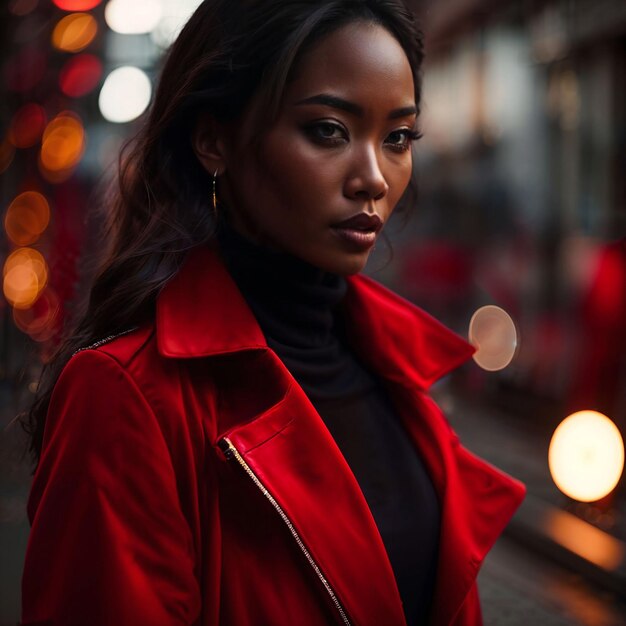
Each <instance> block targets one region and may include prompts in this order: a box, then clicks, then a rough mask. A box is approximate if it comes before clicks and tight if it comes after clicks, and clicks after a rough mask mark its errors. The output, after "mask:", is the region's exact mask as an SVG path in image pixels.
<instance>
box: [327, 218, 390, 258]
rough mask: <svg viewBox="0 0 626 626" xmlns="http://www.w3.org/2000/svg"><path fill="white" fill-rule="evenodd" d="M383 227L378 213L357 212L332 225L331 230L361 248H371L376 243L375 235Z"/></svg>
mask: <svg viewBox="0 0 626 626" xmlns="http://www.w3.org/2000/svg"><path fill="white" fill-rule="evenodd" d="M382 227H383V221H382V220H381V219H380V217H378V215H376V214H373V215H370V214H368V213H359V214H358V215H354V216H352V217H350V218H348V219H347V220H344V221H343V222H339V223H338V224H334V225H333V231H334V232H335V233H336V234H337V235H338V236H339V237H341V238H342V239H344V240H345V241H348V242H350V243H351V244H353V245H354V246H355V247H357V248H360V249H362V250H367V249H368V248H371V247H372V246H373V245H374V243H376V236H377V235H378V232H379V231H380V229H381V228H382Z"/></svg>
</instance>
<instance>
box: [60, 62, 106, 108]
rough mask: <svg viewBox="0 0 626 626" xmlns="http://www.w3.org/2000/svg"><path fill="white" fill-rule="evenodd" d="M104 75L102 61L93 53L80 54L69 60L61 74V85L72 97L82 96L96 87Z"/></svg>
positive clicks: (64, 91)
mask: <svg viewBox="0 0 626 626" xmlns="http://www.w3.org/2000/svg"><path fill="white" fill-rule="evenodd" d="M101 77H102V62H101V61H100V59H98V57H96V56H94V55H93V54H79V55H78V56H75V57H71V58H69V59H68V60H67V62H66V63H65V65H64V66H63V67H62V68H61V72H60V74H59V87H60V88H61V91H62V92H63V93H64V94H65V95H66V96H69V97H70V98H80V97H82V96H84V95H86V94H88V93H89V92H90V91H92V90H93V89H95V87H96V86H97V85H98V83H99V82H100V78H101Z"/></svg>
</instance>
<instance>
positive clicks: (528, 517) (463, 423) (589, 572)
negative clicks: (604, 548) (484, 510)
mask: <svg viewBox="0 0 626 626" xmlns="http://www.w3.org/2000/svg"><path fill="white" fill-rule="evenodd" d="M434 395H435V396H436V398H437V401H438V402H439V404H440V405H441V406H442V408H443V409H444V411H445V412H446V415H447V417H448V418H449V420H450V422H451V424H452V426H453V428H454V429H455V431H456V432H457V433H458V435H459V437H460V438H461V441H462V443H463V445H465V446H466V447H467V448H468V449H470V450H471V451H473V452H475V453H476V454H478V455H479V456H481V457H483V458H484V459H486V460H487V461H489V462H490V463H492V464H493V465H495V466H497V467H499V468H501V469H503V470H504V471H506V472H507V473H509V474H511V475H512V476H515V477H516V478H518V479H520V480H522V481H523V482H524V483H525V484H526V487H527V489H528V496H527V501H526V502H525V503H524V504H523V505H522V507H521V508H520V510H519V511H518V513H517V514H516V516H515V517H514V518H513V520H512V522H511V524H510V525H509V528H508V529H507V531H506V532H505V534H504V535H503V536H502V538H501V539H500V540H499V541H498V543H497V544H496V545H495V547H494V548H493V549H492V551H491V552H490V553H489V555H488V557H487V559H486V560H485V563H484V564H483V567H482V569H481V572H480V574H479V578H478V583H479V591H480V596H481V599H482V605H483V614H484V619H485V626H529V625H533V626H566V625H567V626H626V599H625V598H624V594H625V593H626V586H625V585H624V584H623V582H622V579H619V580H617V579H616V578H615V576H612V577H609V579H608V580H607V579H606V578H602V577H598V576H597V575H595V574H597V573H598V572H597V571H594V570H593V567H591V565H590V564H589V563H588V562H587V561H586V560H584V559H582V558H580V557H579V556H578V555H576V554H574V553H573V552H572V551H568V550H567V549H566V548H565V547H564V546H563V545H561V543H562V542H561V541H560V540H559V537H558V536H557V537H556V540H555V538H554V537H553V536H550V532H549V529H548V531H546V532H543V535H542V532H541V531H542V527H541V521H540V520H538V519H537V518H538V517H539V515H538V513H537V512H538V511H540V512H542V513H546V514H547V516H548V517H549V516H550V515H551V516H557V517H559V516H561V515H563V516H565V517H567V518H569V521H574V522H575V523H576V524H579V523H580V524H582V525H584V526H585V527H586V529H587V530H591V531H595V530H598V529H597V528H596V527H591V525H590V524H587V522H584V521H583V520H580V519H579V518H578V517H574V516H573V515H571V514H570V513H569V512H568V511H574V512H576V511H575V509H576V507H575V506H574V507H573V506H572V504H571V502H569V501H568V499H567V498H565V497H564V496H563V494H561V493H560V492H559V491H558V489H557V488H556V486H555V485H554V483H553V482H552V480H551V477H550V472H549V468H548V463H547V454H548V447H549V443H550V441H549V432H548V433H543V434H540V433H539V432H538V429H537V428H535V427H534V426H533V425H532V424H530V423H529V422H528V421H525V420H524V419H523V418H520V417H519V415H517V416H515V417H513V416H512V415H511V414H508V413H504V412H502V410H500V409H497V408H494V407H489V406H484V405H477V404H472V402H471V400H468V398H467V397H465V396H464V397H460V396H459V395H458V394H454V393H453V392H451V391H450V389H449V388H448V386H447V385H446V384H445V383H444V384H443V385H441V386H440V387H439V388H437V389H435V391H434ZM529 419H530V418H529ZM612 514H613V516H614V517H615V518H616V519H615V522H616V523H615V524H614V526H613V530H615V529H618V528H619V529H621V528H622V526H623V521H624V520H623V511H622V510H614V511H613V512H612ZM566 521H568V520H566ZM544 530H545V529H544ZM583 530H584V529H583ZM607 534H608V533H607ZM531 535H535V536H531ZM540 535H542V536H540ZM611 538H613V536H611ZM589 547H590V546H581V548H583V549H584V548H589ZM610 556H614V555H610ZM616 556H619V555H616ZM602 573H603V574H605V575H606V574H607V572H606V571H605V572H602ZM597 580H600V581H601V582H602V583H604V584H598V583H597ZM614 589H618V590H619V591H620V592H621V593H616V592H615V591H614Z"/></svg>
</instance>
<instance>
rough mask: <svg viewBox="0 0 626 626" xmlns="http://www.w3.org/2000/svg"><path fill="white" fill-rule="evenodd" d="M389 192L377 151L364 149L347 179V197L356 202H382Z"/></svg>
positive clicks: (345, 189)
mask: <svg viewBox="0 0 626 626" xmlns="http://www.w3.org/2000/svg"><path fill="white" fill-rule="evenodd" d="M388 191H389V185H388V184H387V181H386V180H385V177H384V176H383V173H382V171H381V169H380V164H379V162H378V155H377V154H376V150H375V149H374V148H367V149H364V150H363V151H362V152H361V153H360V154H359V155H358V156H357V160H356V162H355V163H354V164H353V167H352V170H351V172H350V175H349V176H348V178H347V179H346V182H345V188H344V193H345V195H346V196H347V197H348V198H352V199H354V200H359V199H363V200H381V199H382V198H384V197H385V196H386V195H387V192H388Z"/></svg>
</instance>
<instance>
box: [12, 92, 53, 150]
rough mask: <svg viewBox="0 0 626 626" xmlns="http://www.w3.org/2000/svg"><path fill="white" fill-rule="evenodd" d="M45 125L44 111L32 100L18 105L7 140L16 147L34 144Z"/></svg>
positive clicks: (28, 146) (27, 146)
mask: <svg viewBox="0 0 626 626" xmlns="http://www.w3.org/2000/svg"><path fill="white" fill-rule="evenodd" d="M45 125H46V112H45V111H44V109H43V107H42V106H41V105H39V104H36V103H34V102H30V103H28V104H25V105H23V106H22V107H20V108H19V109H18V110H17V112H16V113H15V115H14V116H13V119H12V120H11V125H10V126H9V140H10V141H11V143H12V144H13V145H14V146H15V147H16V148H30V147H31V146H34V145H35V144H36V143H37V142H38V141H39V139H40V138H41V135H42V133H43V130H44V128H45Z"/></svg>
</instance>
